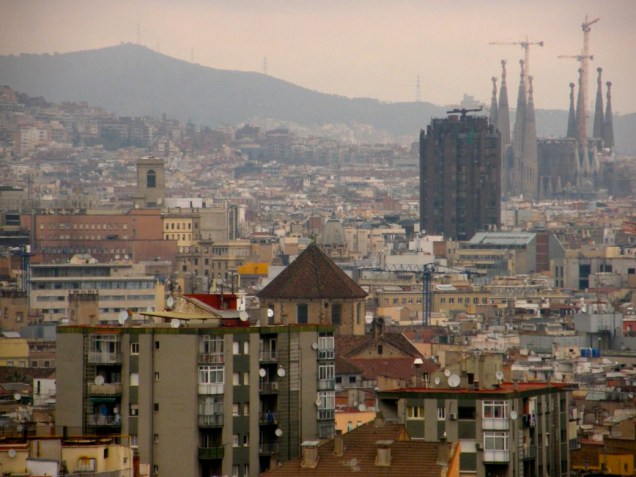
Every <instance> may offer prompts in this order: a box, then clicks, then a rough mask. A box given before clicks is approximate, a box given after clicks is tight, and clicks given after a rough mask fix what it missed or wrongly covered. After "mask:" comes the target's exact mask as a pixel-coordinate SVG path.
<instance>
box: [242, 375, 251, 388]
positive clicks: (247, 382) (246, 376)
mask: <svg viewBox="0 0 636 477" xmlns="http://www.w3.org/2000/svg"><path fill="white" fill-rule="evenodd" d="M249 383H250V373H249V372H245V373H243V384H244V385H245V386H247V385H248V384H249Z"/></svg>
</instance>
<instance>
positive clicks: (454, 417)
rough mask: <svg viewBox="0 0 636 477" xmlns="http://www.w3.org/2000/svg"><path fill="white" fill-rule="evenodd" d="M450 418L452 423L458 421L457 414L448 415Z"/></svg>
mask: <svg viewBox="0 0 636 477" xmlns="http://www.w3.org/2000/svg"><path fill="white" fill-rule="evenodd" d="M448 418H449V419H450V420H451V421H456V420H457V414H455V413H454V412H451V413H450V414H449V415H448Z"/></svg>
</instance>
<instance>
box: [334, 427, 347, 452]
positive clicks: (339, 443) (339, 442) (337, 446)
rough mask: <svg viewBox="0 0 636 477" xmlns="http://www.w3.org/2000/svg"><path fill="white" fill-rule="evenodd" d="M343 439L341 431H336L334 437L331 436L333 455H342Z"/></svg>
mask: <svg viewBox="0 0 636 477" xmlns="http://www.w3.org/2000/svg"><path fill="white" fill-rule="evenodd" d="M344 449H345V446H344V439H343V438H342V431H341V430H337V431H336V437H334V438H333V455H335V456H338V457H342V455H343V454H344Z"/></svg>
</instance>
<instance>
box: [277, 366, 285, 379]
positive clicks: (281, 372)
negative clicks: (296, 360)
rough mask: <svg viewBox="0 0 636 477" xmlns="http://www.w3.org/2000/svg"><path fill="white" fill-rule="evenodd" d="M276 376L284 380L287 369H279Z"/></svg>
mask: <svg viewBox="0 0 636 477" xmlns="http://www.w3.org/2000/svg"><path fill="white" fill-rule="evenodd" d="M276 374H278V376H280V377H281V378H282V377H283V376H285V368H278V371H276Z"/></svg>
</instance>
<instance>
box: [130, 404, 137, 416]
mask: <svg viewBox="0 0 636 477" xmlns="http://www.w3.org/2000/svg"><path fill="white" fill-rule="evenodd" d="M129 410H130V415H131V416H133V417H134V416H138V415H139V404H131V405H130V408H129Z"/></svg>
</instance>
